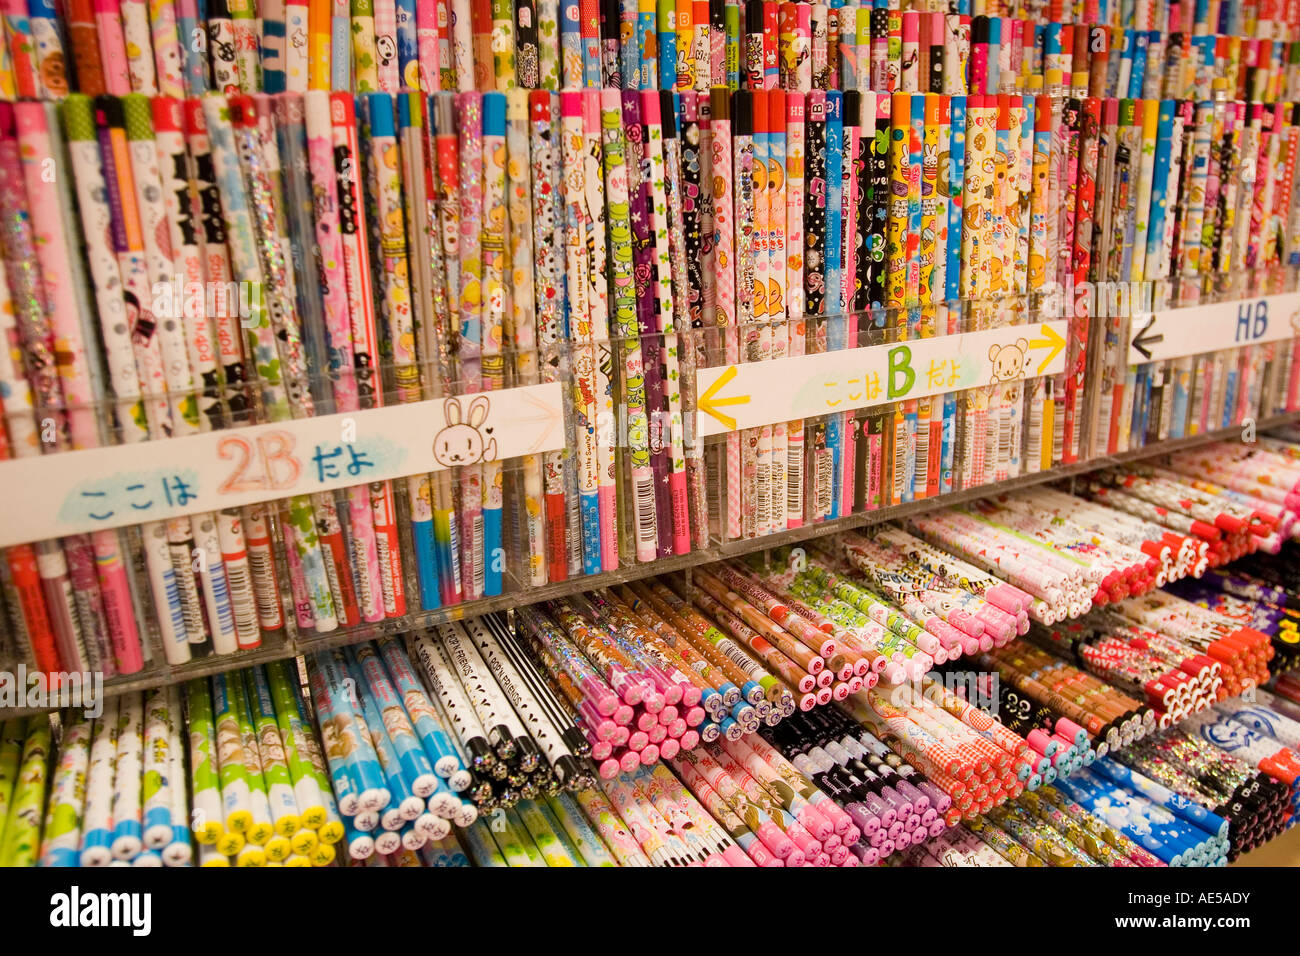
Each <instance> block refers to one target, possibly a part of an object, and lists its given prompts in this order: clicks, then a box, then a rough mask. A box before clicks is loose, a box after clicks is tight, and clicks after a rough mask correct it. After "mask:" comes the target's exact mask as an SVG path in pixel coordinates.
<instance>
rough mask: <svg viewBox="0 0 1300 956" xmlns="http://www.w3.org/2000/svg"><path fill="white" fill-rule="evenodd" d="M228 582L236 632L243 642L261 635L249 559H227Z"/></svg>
mask: <svg viewBox="0 0 1300 956" xmlns="http://www.w3.org/2000/svg"><path fill="white" fill-rule="evenodd" d="M226 583H227V586H228V587H229V589H230V599H231V606H232V607H233V608H234V612H235V632H236V633H237V634H238V635H239V640H240V643H241V644H245V643H249V642H250V641H252V640H255V639H256V638H257V637H258V636H259V628H258V625H257V598H256V596H255V594H254V592H253V582H252V579H251V577H250V576H249V569H248V560H247V559H246V558H240V559H239V560H236V561H231V560H227V561H226Z"/></svg>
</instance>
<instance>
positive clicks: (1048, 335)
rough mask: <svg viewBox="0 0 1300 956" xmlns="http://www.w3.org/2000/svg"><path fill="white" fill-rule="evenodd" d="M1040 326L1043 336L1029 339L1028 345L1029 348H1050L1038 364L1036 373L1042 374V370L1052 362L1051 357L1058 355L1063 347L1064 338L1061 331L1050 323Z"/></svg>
mask: <svg viewBox="0 0 1300 956" xmlns="http://www.w3.org/2000/svg"><path fill="white" fill-rule="evenodd" d="M1040 328H1041V329H1042V330H1043V338H1041V339H1030V340H1029V347H1030V348H1031V349H1051V351H1050V352H1048V353H1047V358H1045V359H1043V362H1042V364H1041V365H1039V366H1038V374H1039V375H1042V374H1043V370H1044V369H1045V368H1047V366H1049V365H1051V364H1052V359H1054V358H1056V357H1057V356H1058V355H1060V354H1061V349H1063V348H1065V339H1063V338H1061V333H1059V332H1057V331H1056V329H1054V328H1052V327H1051V326H1050V325H1043V326H1040Z"/></svg>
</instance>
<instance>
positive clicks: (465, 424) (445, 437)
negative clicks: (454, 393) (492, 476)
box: [433, 395, 497, 468]
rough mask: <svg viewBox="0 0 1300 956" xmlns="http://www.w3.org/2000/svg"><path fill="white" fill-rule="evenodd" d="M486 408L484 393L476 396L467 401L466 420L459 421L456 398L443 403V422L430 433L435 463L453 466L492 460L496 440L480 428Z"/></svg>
mask: <svg viewBox="0 0 1300 956" xmlns="http://www.w3.org/2000/svg"><path fill="white" fill-rule="evenodd" d="M489 410H490V405H489V403H488V398H487V396H486V395H479V396H478V397H476V398H475V399H474V400H473V401H472V402H470V405H469V417H468V419H467V420H465V421H462V420H461V414H462V412H461V407H460V400H459V399H457V398H454V397H453V398H448V399H446V401H444V402H443V417H444V418H445V419H446V421H447V424H446V425H444V426H443V428H442V429H441V430H440V431H439V432H438V434H436V435H434V436H433V457H434V458H435V459H437V461H438V464H440V465H442V466H443V467H444V468H453V467H456V466H458V465H472V464H476V463H478V462H482V461H495V460H496V457H497V440H496V439H495V438H493V437H492V429H491V428H482V426H483V423H484V422H485V421H487V417H488V411H489ZM480 429H481V430H480Z"/></svg>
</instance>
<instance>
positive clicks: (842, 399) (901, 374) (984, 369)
mask: <svg viewBox="0 0 1300 956" xmlns="http://www.w3.org/2000/svg"><path fill="white" fill-rule="evenodd" d="M1067 326H1068V323H1066V322H1063V321H1062V322H1043V323H1038V324H1035V325H1028V326H1024V325H1022V326H1012V327H1010V328H999V329H988V330H985V331H982V332H968V333H965V334H963V335H947V336H940V337H938V338H929V339H917V340H913V341H909V342H900V343H897V344H893V345H872V346H866V347H863V348H857V349H846V350H844V351H840V352H823V353H820V354H816V355H802V356H797V357H793V358H784V359H777V360H776V361H772V362H756V363H753V364H748V365H726V366H721V367H719V368H709V369H700V370H699V371H698V372H697V373H696V388H697V390H698V394H699V396H700V398H699V412H700V414H699V415H698V416H697V422H696V427H697V428H698V430H699V434H700V435H703V436H708V435H717V434H721V433H725V432H728V431H732V430H735V429H740V428H753V427H756V426H760V425H771V424H774V423H776V422H784V421H791V420H793V419H800V418H814V417H817V416H819V415H826V414H829V413H831V412H846V411H852V410H854V409H858V408H868V407H870V406H872V405H880V404H883V403H885V402H896V401H904V400H907V399H913V398H925V397H926V396H929V395H940V394H943V393H944V392H951V391H957V390H961V389H967V388H976V387H979V386H982V385H999V384H1002V383H1006V382H1019V381H1021V380H1023V379H1027V378H1036V377H1038V376H1040V375H1054V374H1056V373H1058V372H1061V371H1063V370H1064V368H1065V340H1066V331H1067Z"/></svg>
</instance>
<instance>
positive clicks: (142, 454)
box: [0, 383, 564, 547]
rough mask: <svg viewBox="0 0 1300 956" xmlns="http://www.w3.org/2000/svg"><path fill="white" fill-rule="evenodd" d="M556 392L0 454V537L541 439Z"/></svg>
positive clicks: (283, 490) (550, 445) (523, 448)
mask: <svg viewBox="0 0 1300 956" xmlns="http://www.w3.org/2000/svg"><path fill="white" fill-rule="evenodd" d="M561 395H562V393H561V386H560V385H559V384H558V383H550V384H546V385H530V386H526V387H521V388H510V389H503V390H501V391H497V392H492V393H491V394H490V395H483V394H480V395H475V396H466V397H463V398H449V399H439V400H434V401H425V402H413V403H411V404H407V405H394V406H390V407H387V408H376V409H369V410H366V411H359V412H350V413H345V414H338V415H324V416H321V417H318V418H306V419H301V420H298V421H291V422H277V423H275V424H270V425H254V426H251V427H248V428H238V429H231V430H228V431H219V432H211V433H206V434H202V435H193V436H189V437H186V438H176V439H172V440H167V441H156V442H146V443H144V444H138V445H121V446H115V447H111V448H96V449H89V450H86V451H76V452H69V453H65V454H60V455H46V456H42V457H39V458H23V459H14V460H10V461H6V462H3V463H0V496H3V497H2V498H0V500H3V501H4V502H5V503H6V515H5V520H4V521H3V522H0V547H7V546H9V545H14V544H21V543H23V542H27V541H41V540H45V539H47V538H55V537H60V536H62V535H67V534H78V533H83V532H87V531H97V530H100V529H103V528H118V527H123V526H126V525H133V524H140V523H141V522H145V521H163V520H166V519H168V518H177V517H181V516H183V515H191V514H202V513H204V512H209V511H215V510H218V509H221V508H231V507H239V506H241V505H247V504H254V503H257V502H260V501H270V500H274V499H277V498H288V497H292V496H294V495H300V494H311V493H313V492H318V491H330V490H333V489H335V488H347V487H350V486H352V485H363V484H367V483H369V482H373V481H384V480H387V479H391V478H402V477H405V476H408V475H418V474H424V473H426V472H432V471H439V470H441V469H444V468H453V467H457V466H461V465H470V464H475V463H477V462H483V461H496V460H504V459H508V458H516V457H519V456H520V455H529V454H534V453H537V452H543V451H553V450H555V449H558V448H563V447H564V429H563V427H562V425H563V420H564V419H563V406H562V398H561ZM51 502H53V503H54V506H53V507H51Z"/></svg>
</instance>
